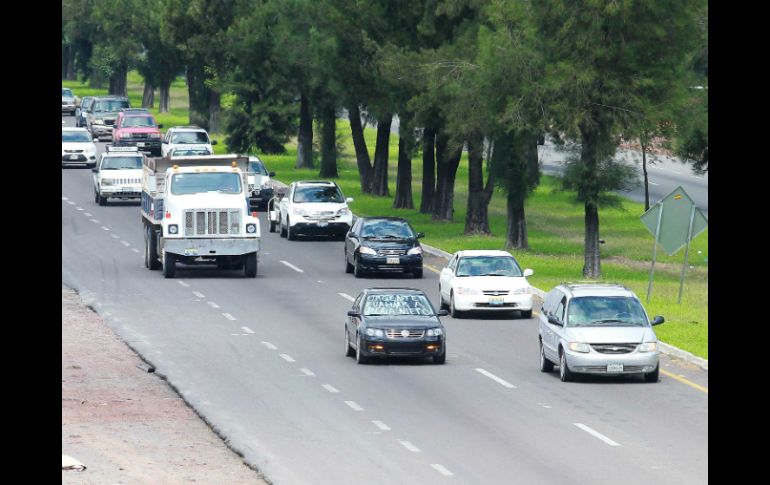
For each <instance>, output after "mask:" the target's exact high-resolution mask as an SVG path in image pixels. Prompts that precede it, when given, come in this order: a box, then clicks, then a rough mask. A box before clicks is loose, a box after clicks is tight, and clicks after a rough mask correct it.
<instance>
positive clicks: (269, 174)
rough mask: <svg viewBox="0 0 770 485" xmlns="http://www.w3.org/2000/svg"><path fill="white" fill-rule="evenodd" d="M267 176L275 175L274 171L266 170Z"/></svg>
mask: <svg viewBox="0 0 770 485" xmlns="http://www.w3.org/2000/svg"><path fill="white" fill-rule="evenodd" d="M267 176H268V177H275V172H268V173H267Z"/></svg>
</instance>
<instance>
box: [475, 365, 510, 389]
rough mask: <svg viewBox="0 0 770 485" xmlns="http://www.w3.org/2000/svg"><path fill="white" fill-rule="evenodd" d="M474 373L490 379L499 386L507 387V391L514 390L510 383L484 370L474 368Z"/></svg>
mask: <svg viewBox="0 0 770 485" xmlns="http://www.w3.org/2000/svg"><path fill="white" fill-rule="evenodd" d="M476 372H478V373H479V374H482V375H485V376H487V377H489V378H490V379H492V380H493V381H495V382H497V383H498V384H500V385H501V386H504V387H507V388H509V389H516V386H514V385H513V384H511V383H510V382H508V381H506V380H505V379H501V378H499V377H497V376H496V375H494V374H492V373H491V372H489V371H486V370H484V369H481V368H479V367H477V368H476Z"/></svg>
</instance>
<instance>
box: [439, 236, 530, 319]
mask: <svg viewBox="0 0 770 485" xmlns="http://www.w3.org/2000/svg"><path fill="white" fill-rule="evenodd" d="M532 274H534V271H532V270H531V269H529V268H527V269H525V270H524V271H522V270H521V267H520V266H519V263H518V261H516V258H514V257H513V256H512V255H511V254H510V253H508V252H507V251H497V250H465V251H457V252H456V253H455V254H454V255H453V256H452V258H451V259H450V260H449V263H448V264H447V266H446V267H445V268H444V269H443V270H441V274H440V275H439V285H438V288H439V298H440V301H441V308H447V307H449V312H450V314H451V315H452V317H453V318H459V317H460V316H461V315H462V312H466V311H471V310H474V311H475V310H480V311H495V312H499V311H508V312H510V311H514V310H516V311H519V312H520V313H521V316H522V317H523V318H532V293H533V291H532V287H531V286H530V284H529V282H528V281H527V276H531V275H532Z"/></svg>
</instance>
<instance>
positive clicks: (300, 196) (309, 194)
mask: <svg viewBox="0 0 770 485" xmlns="http://www.w3.org/2000/svg"><path fill="white" fill-rule="evenodd" d="M293 202H297V203H299V204H301V203H304V202H336V203H338V204H341V203H343V202H345V199H344V198H343V197H342V192H340V189H339V188H337V187H334V186H332V187H328V186H326V187H320V186H315V187H313V186H310V187H297V188H296V190H294V199H293Z"/></svg>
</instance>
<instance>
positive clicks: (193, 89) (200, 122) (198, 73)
mask: <svg viewBox="0 0 770 485" xmlns="http://www.w3.org/2000/svg"><path fill="white" fill-rule="evenodd" d="M205 80H206V75H205V73H204V72H203V62H202V61H201V60H194V61H193V62H190V63H188V64H187V91H188V93H189V95H190V112H189V118H190V124H191V125H196V126H200V127H202V128H204V129H206V130H208V129H209V102H210V101H209V88H207V87H206V85H205Z"/></svg>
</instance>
